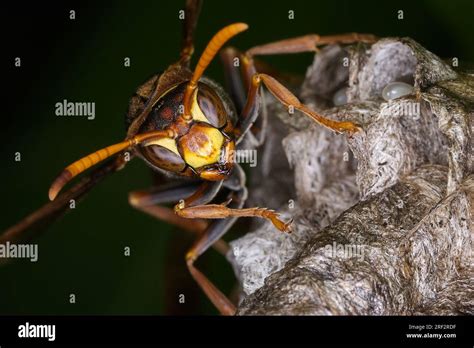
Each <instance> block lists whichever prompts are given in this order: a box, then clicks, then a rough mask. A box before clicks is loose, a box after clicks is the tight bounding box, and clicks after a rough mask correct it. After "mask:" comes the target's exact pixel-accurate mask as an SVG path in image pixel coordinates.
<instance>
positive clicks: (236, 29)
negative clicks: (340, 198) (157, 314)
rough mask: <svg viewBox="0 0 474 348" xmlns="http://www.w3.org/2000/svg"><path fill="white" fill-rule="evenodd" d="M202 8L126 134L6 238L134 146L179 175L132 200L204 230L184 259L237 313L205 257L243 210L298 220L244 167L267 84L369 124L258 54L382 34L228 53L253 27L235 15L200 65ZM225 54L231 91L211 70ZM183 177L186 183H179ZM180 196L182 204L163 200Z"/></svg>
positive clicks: (43, 216) (188, 14) (193, 7)
mask: <svg viewBox="0 0 474 348" xmlns="http://www.w3.org/2000/svg"><path fill="white" fill-rule="evenodd" d="M200 7H201V1H200V0H187V1H186V7H185V20H184V39H183V44H182V48H181V52H180V58H179V60H178V61H177V62H176V63H174V64H172V65H170V66H169V67H168V68H167V69H166V70H164V71H163V72H162V73H159V74H156V75H154V76H153V77H152V78H150V79H149V80H148V81H146V82H145V83H144V84H143V85H141V86H140V87H139V88H138V89H137V91H136V93H135V94H134V95H133V96H132V98H131V100H130V103H129V109H128V112H127V115H126V122H127V127H128V130H127V134H126V137H125V140H124V141H122V142H119V143H117V144H114V145H110V146H107V147H105V148H103V149H100V150H98V151H96V152H94V153H92V154H90V155H87V156H85V157H83V158H81V159H80V160H78V161H76V162H74V163H72V164H71V165H69V166H68V167H66V169H64V170H63V171H62V172H61V174H60V175H59V176H58V177H57V178H56V179H55V180H54V182H53V184H52V185H51V188H50V190H49V198H50V200H51V202H50V203H48V204H46V205H45V206H43V207H42V208H40V209H39V210H37V211H36V212H34V213H32V214H31V215H30V216H28V217H27V218H25V219H24V220H22V221H21V222H19V223H18V224H16V225H14V226H12V227H11V228H9V229H8V230H7V231H6V232H5V233H4V234H3V235H2V236H0V240H1V241H3V240H9V241H15V240H19V239H21V238H22V237H23V235H24V233H25V231H27V230H28V229H30V228H32V227H34V226H36V225H37V224H40V223H43V222H44V221H46V220H51V219H52V218H54V217H55V216H57V215H59V214H60V213H61V212H63V211H65V210H66V209H67V205H68V202H69V201H70V200H71V199H79V198H81V197H82V196H83V195H84V194H85V193H86V192H87V191H88V190H89V189H91V188H92V187H93V186H95V185H96V184H97V183H98V182H100V181H101V180H102V179H103V178H105V177H106V176H107V175H108V174H110V173H113V172H115V171H118V170H120V169H122V168H123V167H124V166H125V165H126V164H127V162H128V160H127V158H126V156H125V154H130V156H131V157H132V158H133V157H139V158H141V159H143V160H144V161H145V162H146V163H147V164H148V165H149V166H150V167H151V168H152V169H153V170H155V171H158V172H161V173H166V175H168V176H169V177H170V178H171V179H174V180H173V181H171V180H170V184H165V185H162V186H158V187H152V188H150V189H149V190H144V191H134V192H131V193H130V195H129V201H130V204H131V205H132V206H133V207H135V208H137V209H139V210H142V211H144V212H146V213H148V214H150V215H152V216H154V217H156V218H158V219H160V220H164V221H167V222H169V223H172V224H175V225H178V226H180V227H182V228H183V229H187V230H192V231H194V232H199V237H198V239H197V241H196V242H195V243H194V245H193V246H192V247H191V248H190V249H189V251H188V253H187V254H186V257H185V258H186V263H187V266H188V269H189V271H190V273H191V275H192V276H193V278H194V279H195V280H196V282H197V283H198V284H199V286H200V287H201V288H202V290H203V291H204V292H205V293H206V295H207V296H208V297H209V299H210V300H211V301H212V303H213V304H214V305H215V306H216V307H217V308H218V310H219V311H220V312H221V313H222V314H228V315H229V314H233V313H234V312H235V306H234V304H233V303H232V302H231V301H229V300H228V299H227V297H226V296H225V295H224V294H222V293H221V292H220V291H219V290H218V289H217V288H216V287H215V286H214V285H213V284H212V282H211V281H210V280H209V279H208V278H207V277H206V276H205V275H204V274H203V273H202V272H200V271H199V270H198V269H197V268H196V267H195V266H194V262H195V261H196V259H197V258H198V257H199V256H200V255H201V254H203V253H204V252H205V251H206V250H207V249H208V248H209V247H210V246H212V245H215V244H216V243H217V242H218V241H219V240H220V238H221V237H222V236H223V235H224V234H225V233H226V232H227V231H228V230H229V229H230V228H231V227H232V225H233V224H234V222H235V221H236V219H237V218H239V217H258V218H264V219H267V220H269V221H270V222H271V223H272V224H273V225H274V226H275V227H276V229H278V230H280V231H282V232H290V231H291V221H283V220H282V219H281V218H280V217H279V215H278V214H277V213H276V212H274V211H272V210H269V209H266V208H258V207H254V208H244V204H245V201H246V198H247V189H246V187H245V173H244V171H243V170H242V168H241V167H240V166H239V164H238V163H236V161H235V157H234V153H235V151H237V150H238V149H239V148H241V147H242V146H243V145H244V144H245V142H244V141H243V140H244V139H245V138H246V137H249V136H252V137H254V138H255V139H256V143H262V142H263V140H264V139H263V136H262V134H264V133H263V132H256V131H255V127H254V124H255V123H256V121H257V120H258V116H259V109H260V107H261V98H262V96H261V93H260V87H261V85H262V84H263V85H264V86H265V87H266V88H267V89H268V90H269V91H270V92H271V93H272V94H273V96H274V97H275V98H276V99H277V100H279V101H280V102H281V103H282V104H284V105H285V106H286V107H288V108H290V107H291V108H293V109H295V110H299V111H300V112H302V113H303V114H305V115H307V116H308V117H310V118H312V119H313V120H314V121H315V122H317V123H319V124H321V125H322V126H325V127H327V128H328V129H331V130H333V131H335V132H338V133H347V134H348V135H352V134H353V133H355V132H357V131H358V130H359V129H360V128H359V127H358V126H357V125H356V124H354V123H352V122H348V121H347V122H338V121H333V120H330V119H327V118H325V117H324V116H322V115H320V114H318V113H316V112H315V111H313V110H311V109H310V108H309V107H308V106H306V105H305V104H303V103H301V102H300V101H299V99H298V98H297V97H296V96H295V95H294V94H293V93H291V92H290V91H289V90H288V89H287V88H286V87H284V86H283V85H282V84H281V83H280V82H279V81H277V80H276V79H275V78H274V77H272V76H270V75H269V74H267V73H265V72H263V71H258V69H257V67H256V64H255V61H254V57H255V56H258V55H270V54H289V53H300V52H314V51H316V50H317V47H318V46H320V45H325V44H330V43H342V44H345V43H351V42H356V41H364V42H372V41H373V40H374V37H373V36H372V35H367V34H343V35H334V36H319V35H315V34H314V35H306V36H302V37H297V38H292V39H286V40H282V41H278V42H273V43H270V44H265V45H261V46H255V47H253V48H251V49H249V50H247V51H245V52H240V51H238V50H236V49H234V48H225V49H223V50H222V51H221V48H222V47H223V46H224V45H225V44H226V42H227V41H228V40H230V39H231V38H232V37H233V36H235V35H237V34H239V33H241V32H243V31H245V30H247V28H248V26H247V25H246V24H245V23H234V24H230V25H228V26H226V27H225V28H223V29H221V30H220V31H219V32H218V33H217V34H216V35H215V36H214V37H213V38H212V39H211V40H210V42H209V44H208V45H207V47H206V48H205V50H204V51H203V53H202V54H201V56H200V58H199V60H198V62H197V64H196V66H195V68H194V69H193V70H192V69H191V58H192V55H193V52H194V45H193V36H194V31H195V27H196V24H197V20H198V16H199V12H200ZM219 52H220V55H221V59H222V61H223V64H224V68H225V74H226V80H227V81H228V86H227V87H228V90H227V91H226V90H224V89H223V88H222V87H220V85H219V84H217V83H216V82H214V81H213V80H211V79H209V78H207V77H205V76H204V75H203V74H204V72H205V70H206V68H207V66H208V65H209V64H210V63H211V61H212V60H213V59H214V57H215V56H216V55H217V54H218V53H219ZM235 58H238V59H239V61H240V62H241V65H240V68H241V69H236V68H235V67H234V65H233V61H234V59H235ZM245 91H246V92H245ZM91 167H94V168H92V169H91V170H90V172H89V174H88V175H87V176H86V177H84V178H83V179H82V180H81V181H80V182H78V183H77V184H76V185H75V186H73V187H71V188H70V189H69V190H67V191H64V192H63V193H61V194H59V193H60V191H61V189H62V188H63V187H64V186H65V185H66V184H67V183H68V182H69V181H70V180H72V179H73V178H74V177H76V176H77V175H79V174H81V173H82V172H84V171H86V170H88V169H89V168H91ZM176 178H180V179H182V180H181V182H178V184H176V180H175V179H176ZM218 195H219V196H225V197H226V198H225V199H224V200H223V202H222V201H221V202H216V197H217V196H218ZM176 202H178V203H177V204H176V205H175V206H174V209H170V208H167V207H165V206H164V205H165V204H169V203H176Z"/></svg>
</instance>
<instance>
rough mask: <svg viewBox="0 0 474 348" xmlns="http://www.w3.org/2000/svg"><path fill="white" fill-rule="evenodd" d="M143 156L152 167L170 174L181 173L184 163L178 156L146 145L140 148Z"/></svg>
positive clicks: (163, 149) (163, 148)
mask: <svg viewBox="0 0 474 348" xmlns="http://www.w3.org/2000/svg"><path fill="white" fill-rule="evenodd" d="M140 150H141V152H142V154H143V156H144V157H145V158H146V159H147V160H148V161H149V162H150V163H151V164H153V165H155V166H157V167H159V168H161V169H164V170H168V171H171V172H181V171H183V170H184V168H185V167H186V163H185V162H184V160H183V159H182V158H181V156H180V155H179V154H176V153H175V152H173V151H171V150H169V149H167V148H165V147H163V146H161V145H147V146H142V147H141V148H140Z"/></svg>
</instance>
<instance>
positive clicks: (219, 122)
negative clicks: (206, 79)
mask: <svg viewBox="0 0 474 348" xmlns="http://www.w3.org/2000/svg"><path fill="white" fill-rule="evenodd" d="M197 102H198V105H199V109H201V111H202V113H203V114H204V116H205V118H206V119H207V120H208V121H209V124H211V125H212V126H214V127H216V128H221V127H224V126H225V125H226V119H227V118H226V110H225V107H224V105H223V104H222V101H221V99H220V98H219V97H218V96H217V95H216V94H215V93H214V92H213V91H212V90H211V89H210V88H209V87H207V86H205V85H200V87H199V90H198V93H197Z"/></svg>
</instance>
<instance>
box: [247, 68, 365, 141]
mask: <svg viewBox="0 0 474 348" xmlns="http://www.w3.org/2000/svg"><path fill="white" fill-rule="evenodd" d="M262 82H263V83H264V85H265V86H266V87H267V88H268V90H269V91H270V92H271V93H272V94H273V95H274V96H275V98H277V99H278V100H279V101H280V103H282V104H283V105H285V106H286V107H287V108H288V109H290V108H293V109H296V110H299V111H301V112H303V113H304V114H305V115H307V116H309V117H311V118H312V119H313V120H314V121H316V122H317V123H319V124H321V125H322V126H324V127H326V128H328V129H330V130H332V131H334V132H336V133H342V132H345V133H347V134H348V135H349V136H351V135H352V134H354V133H356V132H357V131H359V130H360V129H361V128H360V127H359V126H357V125H356V124H355V123H353V122H350V121H345V122H339V121H334V120H330V119H328V118H326V117H324V116H322V115H320V114H318V113H317V112H315V111H313V110H311V109H310V108H309V107H308V106H306V105H305V104H303V103H301V102H300V101H299V99H298V98H297V97H296V96H295V95H294V94H293V93H291V92H290V91H289V90H288V89H287V88H286V87H285V86H283V85H282V84H281V83H280V82H278V81H277V80H276V79H274V78H273V77H271V76H270V75H267V74H258V73H257V74H255V75H254V76H253V77H252V83H251V86H250V89H249V99H248V100H247V104H246V106H245V108H244V110H246V109H247V108H248V109H254V108H256V107H257V104H258V102H257V99H256V98H257V96H258V89H259V87H260V85H261V83H262ZM249 121H250V120H249ZM247 122H248V121H247ZM247 122H245V121H244V122H243V123H242V125H241V132H242V134H245V131H246V129H248V127H250V126H249V125H248V124H247Z"/></svg>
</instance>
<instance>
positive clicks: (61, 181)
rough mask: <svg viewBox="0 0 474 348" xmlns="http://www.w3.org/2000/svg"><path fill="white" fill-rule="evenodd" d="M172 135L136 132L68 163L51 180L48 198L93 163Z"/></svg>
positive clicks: (52, 196) (156, 132)
mask: <svg viewBox="0 0 474 348" xmlns="http://www.w3.org/2000/svg"><path fill="white" fill-rule="evenodd" d="M169 137H174V134H173V133H172V132H171V131H166V130H164V131H163V130H159V131H151V132H147V133H142V134H137V135H136V136H134V137H133V138H131V139H128V140H124V141H122V142H120V143H117V144H114V145H110V146H107V147H104V148H103V149H100V150H98V151H95V152H93V153H91V154H90V155H87V156H85V157H83V158H81V159H80V160H77V161H76V162H74V163H72V164H70V165H69V166H67V167H66V169H64V170H63V171H62V172H61V174H59V175H58V177H57V178H56V179H55V180H54V181H53V183H52V184H51V187H50V188H49V193H48V196H49V199H50V200H51V201H52V200H54V199H55V198H56V196H57V195H58V193H59V191H61V189H62V188H63V187H64V186H65V185H66V184H67V183H68V182H69V181H71V180H72V179H73V178H74V177H75V176H77V175H79V174H81V173H82V172H84V171H85V170H87V169H89V168H90V167H92V166H93V165H96V164H97V163H99V162H102V161H103V160H105V159H107V158H109V157H111V156H113V155H115V154H116V153H118V152H120V151H123V150H125V149H127V148H129V147H132V146H135V145H137V144H140V143H143V142H146V141H147V140H151V139H156V138H169Z"/></svg>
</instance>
